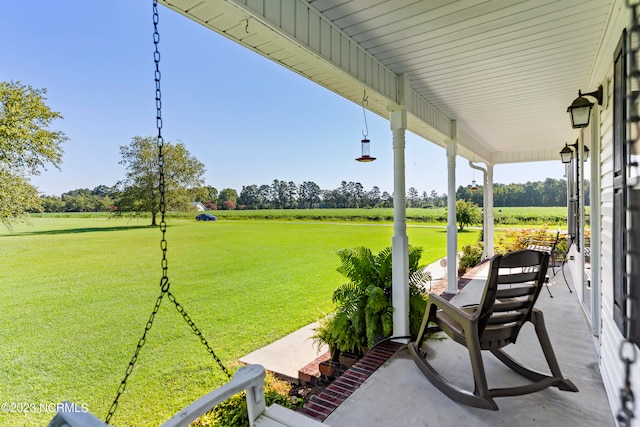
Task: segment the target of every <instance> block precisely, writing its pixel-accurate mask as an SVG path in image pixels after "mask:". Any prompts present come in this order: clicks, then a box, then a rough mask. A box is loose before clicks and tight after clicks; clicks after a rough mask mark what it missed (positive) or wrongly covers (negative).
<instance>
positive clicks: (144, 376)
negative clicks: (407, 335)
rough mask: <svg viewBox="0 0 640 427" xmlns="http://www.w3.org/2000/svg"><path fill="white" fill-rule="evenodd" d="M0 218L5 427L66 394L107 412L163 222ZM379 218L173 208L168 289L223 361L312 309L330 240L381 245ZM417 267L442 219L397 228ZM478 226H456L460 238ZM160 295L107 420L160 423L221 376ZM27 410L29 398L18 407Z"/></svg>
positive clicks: (385, 237)
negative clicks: (233, 216)
mask: <svg viewBox="0 0 640 427" xmlns="http://www.w3.org/2000/svg"><path fill="white" fill-rule="evenodd" d="M31 223H32V225H30V226H27V225H19V226H18V227H16V229H15V230H14V232H13V233H8V232H6V231H3V230H2V229H0V265H1V266H2V267H1V268H0V294H1V295H2V296H3V301H2V310H0V322H1V324H2V325H3V328H1V329H0V340H1V342H2V345H1V346H0V372H2V386H1V387H2V397H3V401H4V402H8V403H16V404H24V403H26V404H34V405H35V409H36V411H35V412H30V413H24V412H6V411H5V412H3V411H0V425H2V426H32V425H33V426H36V425H37V426H41V425H44V424H46V422H47V420H49V419H51V418H52V417H53V413H47V412H46V411H43V410H40V407H39V405H40V404H43V405H45V406H46V405H48V404H50V403H51V404H55V403H58V402H61V401H64V400H70V401H73V402H75V403H77V404H85V405H86V407H87V408H88V409H89V411H91V412H92V413H94V414H96V415H97V416H99V417H101V418H104V416H105V415H106V413H107V410H108V408H109V406H110V404H111V401H112V400H113V398H114V397H115V393H116V390H117V388H118V385H119V382H120V380H121V379H122V376H123V375H124V372H125V370H126V368H127V365H128V362H129V359H130V358H131V356H132V354H133V351H134V350H135V346H136V343H137V341H138V339H139V338H140V335H141V333H142V331H143V328H144V325H145V324H146V322H147V319H148V317H149V314H150V312H151V309H152V307H153V304H154V302H155V300H156V298H157V296H158V294H159V279H160V276H161V270H160V257H161V253H160V244H159V240H160V232H159V230H158V229H157V228H151V227H148V226H147V225H148V223H149V220H148V219H147V218H144V219H139V220H130V219H108V218H105V217H98V218H82V217H78V216H76V217H74V218H52V217H46V216H45V217H42V218H33V219H32V220H31ZM392 234H393V227H392V226H391V225H390V224H382V223H357V222H349V223H342V222H314V221H302V222H296V221H291V220H289V221H274V220H271V221H257V220H254V221H224V220H223V221H218V222H214V223H198V222H195V221H194V220H192V219H189V220H186V219H185V220H180V219H173V220H171V221H170V222H169V227H168V235H167V238H168V241H169V243H168V259H169V277H170V281H171V283H172V285H171V291H172V292H173V293H174V294H175V296H176V298H177V299H178V301H179V302H180V303H181V304H182V305H183V306H184V307H185V308H186V309H187V311H188V313H189V315H190V316H191V318H192V319H193V320H194V321H195V323H196V324H197V325H198V326H199V327H200V329H202V331H203V333H204V335H205V337H206V338H207V339H208V340H209V342H210V344H211V346H212V347H213V348H214V349H215V351H216V352H217V353H218V355H219V356H220V358H221V359H222V360H223V361H224V362H225V363H226V364H228V365H233V363H234V362H235V361H236V360H237V359H238V358H239V357H242V356H243V355H245V354H247V353H249V352H250V351H253V350H255V349H256V348H259V347H261V346H263V345H265V344H267V343H269V342H272V341H274V340H276V339H278V338H280V337H282V336H284V335H286V334H287V333H289V332H291V331H293V330H295V329H297V328H299V327H301V326H303V325H305V324H308V323H310V322H312V321H314V320H316V319H318V318H319V317H320V316H321V315H322V314H323V313H325V312H327V311H329V310H330V308H331V305H330V299H331V293H332V291H333V290H334V289H335V288H336V287H337V286H338V285H339V284H340V283H342V279H341V277H340V276H339V274H338V273H337V272H336V271H335V269H336V268H337V266H338V258H337V256H336V255H335V253H336V251H337V250H338V249H341V248H344V247H356V246H360V245H364V246H368V247H370V248H372V249H374V250H379V249H382V248H383V247H385V246H388V245H390V242H391V236H392ZM408 235H409V240H410V243H411V244H413V245H415V246H422V247H423V248H424V249H425V252H424V255H423V261H424V263H425V264H427V263H429V262H431V261H435V260H437V259H438V258H440V257H442V256H444V254H445V246H446V245H445V241H446V233H445V229H444V228H442V227H429V226H424V225H413V226H409V227H408ZM477 237H478V231H476V230H471V231H466V232H463V233H459V245H460V246H462V245H463V244H465V243H470V242H475V241H476V240H477ZM224 380H225V377H224V375H223V374H222V373H221V372H220V370H219V369H218V368H217V367H216V366H215V363H214V361H213V359H212V358H211V356H209V355H208V354H207V352H206V349H205V348H204V346H202V344H200V343H199V341H198V340H197V339H196V338H195V336H194V335H193V332H192V331H191V329H190V328H189V327H188V326H187V325H186V324H185V323H184V322H183V319H182V318H181V317H180V316H179V315H178V313H177V312H176V310H175V309H174V308H173V306H171V305H170V302H169V301H167V300H166V301H164V302H163V305H162V307H161V309H160V311H159V313H158V315H157V316H156V320H155V324H154V326H153V329H152V330H151V331H150V332H149V334H148V336H147V344H146V345H145V347H144V349H143V351H142V353H141V354H140V357H139V360H138V363H137V365H136V369H135V370H134V372H133V374H132V376H131V378H130V380H129V385H128V386H127V389H126V392H125V394H124V395H123V397H122V398H121V401H120V405H119V408H118V412H117V413H116V415H115V416H114V418H113V419H112V421H111V422H112V424H114V425H117V426H129V425H131V426H146V425H158V424H159V423H160V422H161V421H163V420H165V419H166V418H168V417H169V416H170V415H171V414H173V413H174V412H176V411H177V410H179V409H180V408H182V407H184V406H186V404H188V403H189V402H190V401H192V400H193V399H195V398H196V397H198V396H200V395H202V394H204V393H206V392H208V391H210V390H211V389H213V388H215V387H216V386H217V385H219V384H221V383H222V382H224ZM27 408H33V407H29V406H28V407H27Z"/></svg>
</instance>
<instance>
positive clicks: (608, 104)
mask: <svg viewBox="0 0 640 427" xmlns="http://www.w3.org/2000/svg"><path fill="white" fill-rule="evenodd" d="M630 19H631V17H630V13H629V11H628V10H627V8H626V5H625V2H624V1H621V0H617V1H616V2H615V3H614V5H613V7H612V12H611V16H610V22H609V25H608V26H607V30H606V32H605V34H604V35H603V38H602V44H601V48H600V50H599V53H598V56H597V58H596V59H595V61H594V66H593V70H592V73H591V79H590V82H589V87H588V88H581V89H582V90H584V91H590V90H593V88H596V87H597V86H598V84H603V86H604V87H605V98H606V99H605V101H604V106H603V108H602V111H601V117H600V123H601V128H600V170H601V176H600V177H591V179H596V180H597V179H600V183H601V191H600V211H601V212H600V218H599V222H600V235H601V236H600V238H601V240H600V245H601V247H600V251H601V252H600V273H601V276H600V289H601V297H602V299H601V302H602V305H601V325H600V328H601V329H600V340H599V345H600V349H599V350H600V370H601V373H602V377H603V381H604V385H605V388H606V390H607V394H608V396H609V401H610V403H611V407H612V410H613V412H614V414H617V412H618V409H619V408H620V389H621V387H622V386H623V384H624V372H625V371H624V366H623V364H622V363H621V361H620V356H619V348H620V343H621V341H622V339H623V337H622V335H621V333H620V331H619V330H618V328H617V326H616V325H615V323H614V321H613V263H612V260H613V252H612V247H613V145H612V144H613V130H612V126H613V105H612V95H611V94H610V92H611V91H610V90H609V88H612V87H613V86H612V85H613V82H612V79H613V53H614V51H615V48H616V45H617V43H618V41H619V40H620V37H621V35H622V32H623V30H624V29H625V28H627V27H628V26H629V23H630ZM596 148H597V147H592V149H596ZM594 219H595V218H594ZM593 226H597V225H596V224H595V222H594V221H592V227H593ZM596 328H597V325H596ZM639 365H640V363H636V366H634V367H633V369H632V384H634V392H635V394H636V395H638V393H640V366H639ZM638 418H640V414H636V419H635V420H634V424H633V425H640V423H639V422H638Z"/></svg>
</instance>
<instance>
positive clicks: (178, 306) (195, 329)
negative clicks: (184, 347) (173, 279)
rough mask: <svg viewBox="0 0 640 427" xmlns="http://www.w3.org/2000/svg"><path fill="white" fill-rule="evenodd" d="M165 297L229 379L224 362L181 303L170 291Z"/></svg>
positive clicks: (229, 375) (229, 374)
mask: <svg viewBox="0 0 640 427" xmlns="http://www.w3.org/2000/svg"><path fill="white" fill-rule="evenodd" d="M167 298H169V301H171V302H172V303H173V304H174V305H175V306H176V310H178V313H180V314H181V315H182V318H183V319H184V321H185V322H187V325H189V326H190V327H191V330H192V331H193V333H194V334H196V336H197V337H198V338H199V339H200V342H201V343H202V345H204V346H205V347H206V348H207V351H208V352H209V354H210V355H211V356H212V357H213V359H214V360H215V361H216V363H217V364H218V366H219V367H220V369H221V370H222V372H224V373H225V375H226V376H227V378H228V379H231V373H230V372H229V370H228V369H227V368H226V366H224V363H222V360H220V358H219V357H218V355H217V354H216V353H215V351H213V348H211V346H210V345H209V342H207V339H206V338H205V337H204V335H202V332H200V329H198V327H197V326H196V324H195V323H193V320H191V317H189V315H188V314H187V312H186V311H185V310H184V307H182V305H181V304H180V303H179V302H178V301H176V297H174V296H173V294H172V293H171V292H167Z"/></svg>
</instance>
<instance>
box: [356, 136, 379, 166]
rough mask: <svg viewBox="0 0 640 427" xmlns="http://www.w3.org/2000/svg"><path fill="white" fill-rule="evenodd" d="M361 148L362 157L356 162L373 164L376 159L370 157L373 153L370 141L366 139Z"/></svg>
mask: <svg viewBox="0 0 640 427" xmlns="http://www.w3.org/2000/svg"><path fill="white" fill-rule="evenodd" d="M361 146H362V156H360V157H358V158H357V159H356V160H357V161H359V162H373V161H374V160H375V159H376V158H375V157H371V156H370V153H371V151H370V147H369V140H368V139H367V138H366V137H365V138H364V139H363V140H362V141H361Z"/></svg>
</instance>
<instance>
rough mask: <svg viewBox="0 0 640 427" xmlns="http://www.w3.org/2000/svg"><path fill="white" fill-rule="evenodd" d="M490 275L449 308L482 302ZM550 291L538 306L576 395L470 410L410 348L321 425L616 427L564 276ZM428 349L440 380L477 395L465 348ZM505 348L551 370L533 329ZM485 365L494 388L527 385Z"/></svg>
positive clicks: (489, 359) (552, 393)
mask: <svg viewBox="0 0 640 427" xmlns="http://www.w3.org/2000/svg"><path fill="white" fill-rule="evenodd" d="M487 267H488V264H487ZM485 277H486V268H485V269H484V270H481V271H480V272H479V273H478V274H477V276H476V277H475V278H474V279H472V280H471V281H470V282H469V283H468V284H467V285H466V287H465V288H464V289H463V290H462V291H461V292H460V293H459V294H457V295H456V296H455V297H454V298H453V300H452V302H453V303H454V304H456V305H465V304H469V303H476V302H478V301H479V299H480V296H481V293H482V289H483V286H484V280H485ZM567 277H568V276H567ZM568 279H569V280H570V277H568ZM570 284H571V286H572V289H573V284H572V283H571V282H570ZM551 292H552V293H553V298H550V297H549V294H548V293H547V291H546V289H543V290H542V292H541V293H540V297H539V299H538V302H537V304H536V306H537V307H538V308H540V309H541V310H542V311H543V312H544V316H545V324H546V327H547V330H548V333H549V336H550V339H551V342H552V345H553V348H554V350H555V354H556V358H557V359H558V363H559V364H560V368H561V370H562V373H563V375H564V376H565V377H566V378H569V379H570V380H572V381H573V382H574V384H575V385H576V386H577V387H578V389H579V392H578V393H571V392H564V391H560V390H558V389H556V388H549V389H546V390H543V391H541V392H538V393H533V394H528V395H523V396H514V397H500V398H496V402H497V404H498V406H499V407H500V410H499V411H488V410H482V409H476V408H471V407H468V406H465V405H462V404H459V403H456V402H454V401H452V400H450V399H449V398H448V397H446V396H445V395H444V394H442V393H441V392H440V391H439V390H438V389H436V388H435V387H434V386H433V385H432V384H431V383H430V382H429V380H427V378H426V377H425V376H424V375H423V374H422V372H421V371H420V370H419V369H418V367H417V366H416V365H415V363H414V362H413V360H412V359H411V356H410V354H409V351H408V350H407V349H406V346H405V347H403V348H401V349H400V350H398V351H397V352H396V354H395V355H394V356H392V357H391V358H390V359H389V360H388V361H387V362H386V363H385V364H384V365H382V366H381V367H380V368H378V370H377V371H376V372H375V373H374V374H372V375H371V376H370V377H369V378H368V379H367V380H366V381H365V382H364V383H363V384H362V385H361V386H360V387H359V388H358V389H357V390H355V391H354V392H353V394H352V395H351V396H350V397H349V398H347V399H346V400H345V401H344V402H343V403H342V404H341V405H340V406H339V407H338V408H337V409H336V410H335V411H334V412H333V413H331V415H329V416H328V417H327V419H326V420H325V421H324V422H325V423H326V424H327V425H329V426H332V427H347V426H349V427H351V426H365V425H366V426H370V427H371V426H385V427H386V426H434V427H435V426H437V427H447V426H456V427H457V426H465V425H474V426H492V427H493V426H523V427H526V426H536V427H539V426H563V427H573V426H576V427H577V426H581V427H582V426H615V425H616V423H615V421H614V417H613V415H612V413H611V409H610V406H609V402H608V400H607V395H606V393H605V390H604V386H603V383H602V379H601V376H600V372H599V368H598V356H597V354H596V350H595V343H594V337H593V336H592V335H591V333H590V331H589V329H588V325H587V322H586V321H585V316H584V313H583V311H582V309H581V308H580V305H579V302H578V300H577V298H576V294H575V293H570V292H569V290H568V289H567V287H566V285H565V282H564V279H563V278H562V273H559V275H557V276H555V277H554V278H552V279H551ZM426 348H427V351H428V353H429V354H430V355H432V356H433V359H432V361H431V362H432V363H433V364H434V366H435V367H436V368H437V369H438V370H439V371H440V373H441V374H442V375H444V376H445V377H446V378H447V379H448V380H449V381H451V382H453V383H455V384H458V385H460V386H464V387H467V388H468V389H473V385H472V384H473V381H472V376H471V368H470V365H469V356H468V353H467V352H466V349H465V348H464V347H462V346H460V345H458V344H456V343H455V342H453V341H451V340H448V339H447V340H442V341H430V342H429V343H428V344H427V347H426ZM506 350H507V351H508V352H510V353H511V354H512V355H514V357H515V358H516V360H518V361H520V362H523V363H525V364H527V365H529V366H531V367H533V368H537V369H540V370H542V371H544V372H546V371H548V368H547V367H546V363H545V361H544V357H543V356H542V351H541V349H540V346H539V344H538V340H537V338H536V335H535V332H534V331H533V327H532V325H531V324H527V325H526V326H525V327H524V328H523V330H522V331H521V333H520V336H519V339H518V343H517V344H516V345H512V346H510V347H507V348H506ZM483 353H486V352H483ZM484 362H485V368H486V371H487V377H488V379H489V387H499V386H501V385H509V386H511V385H514V384H520V383H522V382H523V381H524V380H523V379H521V377H519V376H518V375H516V374H514V373H513V372H511V371H510V370H509V369H508V368H507V367H505V366H504V365H502V363H501V362H499V361H497V360H496V359H495V358H494V357H493V356H492V355H491V354H487V355H484Z"/></svg>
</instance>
